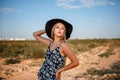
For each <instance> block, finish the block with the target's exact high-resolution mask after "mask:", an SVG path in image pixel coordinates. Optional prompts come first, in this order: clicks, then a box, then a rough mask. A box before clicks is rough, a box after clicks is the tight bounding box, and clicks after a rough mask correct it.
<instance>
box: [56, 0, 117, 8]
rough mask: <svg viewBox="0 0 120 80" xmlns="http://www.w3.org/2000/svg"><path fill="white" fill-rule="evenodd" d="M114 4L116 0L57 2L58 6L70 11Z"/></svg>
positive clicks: (70, 0) (67, 0)
mask: <svg viewBox="0 0 120 80" xmlns="http://www.w3.org/2000/svg"><path fill="white" fill-rule="evenodd" d="M114 4H115V3H114V0H57V6H59V7H64V8H68V9H78V8H84V7H85V8H90V7H95V6H105V5H114Z"/></svg>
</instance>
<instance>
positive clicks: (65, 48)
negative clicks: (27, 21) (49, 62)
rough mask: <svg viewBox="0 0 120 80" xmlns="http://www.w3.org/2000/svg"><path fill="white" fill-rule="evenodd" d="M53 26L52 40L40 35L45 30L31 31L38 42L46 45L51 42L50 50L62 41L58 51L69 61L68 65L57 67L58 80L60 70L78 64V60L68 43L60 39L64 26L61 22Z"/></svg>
mask: <svg viewBox="0 0 120 80" xmlns="http://www.w3.org/2000/svg"><path fill="white" fill-rule="evenodd" d="M54 27H55V29H54V34H55V35H54V40H51V39H47V38H43V37H42V36H41V35H42V34H44V33H45V30H40V31H36V32H34V33H33V36H34V37H35V39H36V40H38V41H39V42H42V43H44V44H46V45H49V44H50V43H51V45H50V50H51V51H52V50H54V49H55V48H56V47H57V45H58V44H60V43H62V44H61V47H60V53H61V55H62V56H66V57H68V58H69V59H70V61H71V63H70V64H68V65H65V66H64V67H63V68H61V69H59V70H58V71H57V72H56V78H57V79H58V80H60V77H61V72H62V71H66V70H69V69H72V68H74V67H76V66H78V65H79V61H78V59H77V57H76V56H75V55H74V54H75V53H74V52H73V51H72V50H71V49H70V47H69V46H68V44H67V43H66V42H65V41H64V40H62V36H63V34H64V32H65V26H64V25H63V24H62V23H56V24H55V26H54Z"/></svg>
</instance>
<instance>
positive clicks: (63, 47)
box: [56, 43, 79, 80]
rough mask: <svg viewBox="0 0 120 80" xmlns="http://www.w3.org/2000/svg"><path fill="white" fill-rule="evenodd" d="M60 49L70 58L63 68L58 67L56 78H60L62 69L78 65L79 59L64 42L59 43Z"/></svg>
mask: <svg viewBox="0 0 120 80" xmlns="http://www.w3.org/2000/svg"><path fill="white" fill-rule="evenodd" d="M61 51H62V53H64V54H65V55H66V56H67V57H68V58H69V59H70V61H71V63H70V64H68V65H65V66H64V67H63V68H61V69H59V70H58V71H57V72H56V77H57V78H58V80H60V76H61V72H62V71H66V70H69V69H72V68H74V67H76V66H78V65H79V61H78V59H77V57H76V56H75V55H74V53H73V51H72V50H71V49H70V47H69V46H68V45H67V44H66V43H62V44H61Z"/></svg>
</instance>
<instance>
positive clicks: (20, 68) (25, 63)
mask: <svg viewBox="0 0 120 80" xmlns="http://www.w3.org/2000/svg"><path fill="white" fill-rule="evenodd" d="M108 49H109V47H102V46H100V47H96V48H94V49H92V50H90V51H87V52H84V53H82V54H79V55H78V54H77V55H76V56H77V57H78V59H79V62H80V65H79V66H78V67H75V68H74V69H71V70H68V71H64V72H63V73H62V77H61V80H98V79H99V76H97V75H96V76H94V79H90V78H87V77H91V76H92V75H86V72H87V70H88V69H91V68H95V69H98V70H104V69H110V68H111V65H113V63H115V62H118V61H120V48H115V49H114V51H113V52H114V53H115V54H113V55H110V56H109V57H99V55H100V54H103V53H105V52H106V51H107V50H108ZM4 62H5V59H3V58H1V59H0V80H38V79H37V72H38V70H39V69H40V67H41V64H42V62H43V60H42V59H38V60H33V59H29V60H22V61H21V62H20V63H17V64H9V65H5V63H4ZM69 63H70V61H69V59H67V62H66V65H67V64H69ZM104 76H105V75H104ZM104 76H103V77H104Z"/></svg>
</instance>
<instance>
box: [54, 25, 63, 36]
mask: <svg viewBox="0 0 120 80" xmlns="http://www.w3.org/2000/svg"><path fill="white" fill-rule="evenodd" d="M64 34H65V26H64V24H62V23H56V24H55V25H54V35H55V36H57V37H63V36H64Z"/></svg>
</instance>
